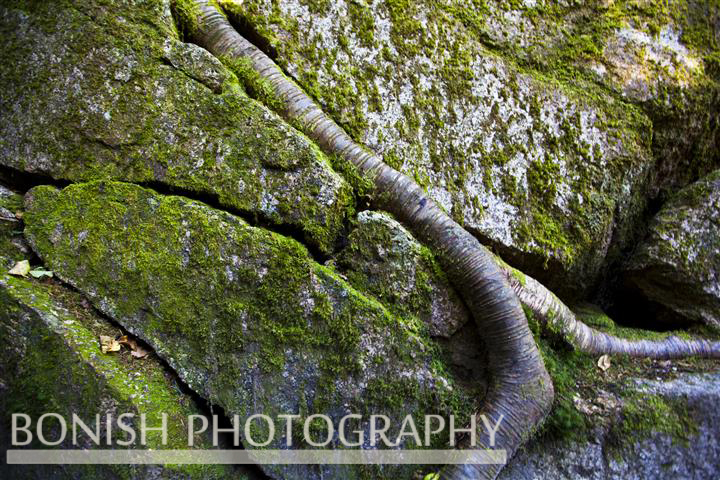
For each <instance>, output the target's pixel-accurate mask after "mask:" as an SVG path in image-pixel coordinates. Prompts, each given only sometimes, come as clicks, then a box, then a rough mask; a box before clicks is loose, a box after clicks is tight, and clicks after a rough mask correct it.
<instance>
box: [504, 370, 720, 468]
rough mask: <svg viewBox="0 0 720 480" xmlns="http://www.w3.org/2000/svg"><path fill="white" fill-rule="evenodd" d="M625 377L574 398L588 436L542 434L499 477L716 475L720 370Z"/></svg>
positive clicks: (718, 464) (719, 441)
mask: <svg viewBox="0 0 720 480" xmlns="http://www.w3.org/2000/svg"><path fill="white" fill-rule="evenodd" d="M613 368H614V367H613ZM675 369H677V367H675ZM628 380H629V381H628V384H627V385H626V386H625V389H624V390H622V391H621V392H617V391H601V392H600V393H599V394H598V395H597V396H595V397H591V398H581V397H580V396H576V397H575V398H574V401H575V405H577V407H578V408H579V409H580V410H582V411H583V414H584V415H586V416H587V420H588V422H589V423H590V424H591V425H593V428H592V430H591V431H590V432H589V433H588V435H587V436H585V437H582V438H579V439H578V438H574V439H573V438H564V439H557V438H556V439H544V440H543V441H542V442H537V443H536V444H534V445H529V446H527V447H526V448H525V449H524V450H522V451H520V452H519V453H518V455H517V456H516V457H515V458H514V459H513V460H512V461H511V462H510V464H509V465H508V467H506V469H505V470H503V472H502V473H501V475H500V477H499V478H500V479H502V480H536V479H537V480H539V479H542V480H600V479H602V480H609V479H612V480H644V479H648V478H653V479H668V480H670V479H675V478H697V479H700V478H715V477H716V476H717V472H718V469H720V460H719V459H720V456H719V455H720V438H719V436H718V432H720V417H718V414H717V402H718V398H719V396H720V376H718V374H717V373H712V374H682V375H676V376H675V378H668V379H663V380H661V379H659V378H658V379H646V378H634V379H631V380H630V379H628Z"/></svg>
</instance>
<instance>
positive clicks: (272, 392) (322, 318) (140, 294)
mask: <svg viewBox="0 0 720 480" xmlns="http://www.w3.org/2000/svg"><path fill="white" fill-rule="evenodd" d="M26 207H27V211H26V214H25V222H26V229H25V234H26V236H27V237H28V240H29V242H30V243H31V245H32V246H33V248H34V249H35V251H36V252H37V253H38V254H39V255H40V257H41V258H42V259H43V260H44V261H45V262H46V265H47V266H48V268H51V269H52V270H53V271H54V272H55V274H56V275H57V276H58V277H59V278H61V279H63V280H65V281H67V282H69V283H71V284H72V285H73V286H75V287H76V288H77V289H79V290H80V291H82V292H85V293H86V294H87V295H88V296H89V298H90V299H91V301H92V302H93V304H94V305H96V306H97V307H98V308H99V309H100V310H102V311H103V312H104V313H106V314H107V315H109V316H111V317H112V318H114V319H116V320H117V321H118V322H120V323H122V324H123V325H124V326H125V327H126V328H127V329H128V330H130V331H131V332H133V333H135V334H137V335H138V336H140V337H141V338H143V339H144V340H146V341H147V342H148V343H149V344H151V345H152V346H153V347H154V348H155V349H156V351H157V353H158V354H159V355H160V356H161V357H162V358H164V359H165V360H167V362H168V363H169V364H170V365H171V366H172V367H173V368H174V369H175V370H176V371H177V372H178V374H179V375H180V376H181V378H182V379H183V380H184V381H185V382H187V383H188V385H189V386H190V387H191V388H192V389H193V390H195V391H196V392H198V393H199V394H200V395H201V396H203V397H204V398H207V399H208V400H210V401H211V402H213V403H215V404H217V405H220V406H222V407H223V408H224V409H225V411H226V412H227V413H228V414H231V415H232V414H238V415H240V417H241V418H242V419H246V418H248V417H249V416H250V415H252V414H255V413H262V414H265V415H269V416H270V417H271V418H276V417H277V415H279V414H299V415H301V416H302V419H303V420H304V418H307V416H308V415H310V414H314V413H323V414H326V415H329V416H330V417H331V418H333V419H334V420H335V424H336V425H337V421H338V420H339V418H340V417H342V416H343V415H345V414H347V413H349V412H353V413H358V414H361V415H366V417H365V419H364V420H363V422H362V423H361V425H360V428H362V429H364V431H365V437H366V439H367V435H368V431H367V429H368V422H367V419H368V418H369V415H370V414H380V413H382V414H385V415H388V416H390V417H391V418H392V419H394V420H397V419H398V418H400V419H401V418H402V417H404V415H406V414H407V412H418V411H420V412H427V413H429V412H441V413H445V414H448V413H449V412H452V413H454V414H455V415H457V416H458V418H466V419H467V415H468V414H469V413H470V412H472V409H473V408H474V406H475V405H476V404H475V401H474V400H473V398H474V397H473V395H475V394H477V392H470V391H468V390H466V389H462V388H458V387H457V386H455V385H454V381H453V378H452V376H451V375H450V374H448V373H446V370H445V366H444V363H443V362H442V361H441V360H440V356H439V355H438V353H437V352H438V347H437V345H436V343H435V342H434V341H433V340H432V339H431V338H430V336H429V333H428V330H429V329H428V327H427V325H426V324H425V323H424V322H422V321H420V320H418V319H417V318H415V317H411V316H399V315H392V314H391V313H390V312H389V311H388V310H387V309H385V308H384V307H383V306H382V305H381V304H380V303H378V302H377V301H376V300H373V299H371V298H369V297H366V296H364V295H362V294H361V293H359V292H358V291H357V290H355V289H353V288H352V287H351V286H350V285H348V284H347V283H346V282H345V281H344V280H343V279H342V278H341V277H340V276H338V275H337V274H336V273H334V271H333V270H331V269H329V268H327V267H323V266H321V265H319V264H317V263H314V262H313V261H312V259H311V258H310V256H309V255H308V252H307V251H306V249H305V248H304V247H303V246H302V245H300V244H299V243H297V242H296V241H294V240H292V239H288V238H286V237H283V236H280V235H278V234H275V233H271V232H268V231H267V230H263V229H259V228H256V227H251V226H249V225H248V224H246V223H245V222H244V221H242V220H241V219H239V218H238V217H235V216H233V215H231V214H228V213H226V212H223V211H219V210H215V209H213V208H210V207H208V206H206V205H204V204H202V203H198V202H195V201H190V200H187V199H185V198H182V197H176V196H162V195H158V194H157V193H155V192H153V191H152V190H148V189H145V188H141V187H139V186H136V185H131V184H123V183H112V182H110V183H107V182H99V183H89V184H77V185H71V186H69V187H67V188H65V189H64V190H62V191H58V190H56V189H54V188H52V187H45V186H43V187H36V188H34V189H32V190H31V191H30V192H29V193H28V195H27V196H26ZM303 420H301V422H302V421H303ZM421 420H422V419H420V420H418V421H421ZM394 424H395V423H394ZM396 425H397V426H398V427H399V425H400V422H398V423H397V424H396ZM299 428H302V424H298V425H296V426H295V429H296V431H297V429H299ZM258 431H259V432H261V433H258V438H265V437H262V430H260V429H259V430H258ZM265 433H266V432H265ZM284 435H285V432H284V429H283V431H282V432H277V435H276V438H275V440H274V441H273V443H272V444H271V445H273V446H278V445H280V444H283V443H284V442H285V439H284ZM391 435H392V433H391ZM444 440H445V442H447V439H444ZM438 441H439V442H441V443H440V444H442V441H443V440H442V439H441V440H438ZM298 442H299V440H294V443H293V446H295V447H298V446H299V447H300V448H302V447H307V445H304V444H298ZM409 443H410V445H408V446H409V447H410V448H411V447H412V442H409ZM336 444H337V438H335V439H334V440H333V445H336ZM264 468H265V469H266V471H267V472H270V473H272V474H273V475H276V476H283V475H287V476H290V477H302V478H313V479H314V478H321V475H322V478H388V477H390V476H395V475H398V474H399V472H398V469H399V470H405V471H407V468H408V467H397V468H396V467H392V466H385V467H377V468H375V467H367V466H331V465H330V466H328V465H324V466H285V467H283V466H269V465H268V466H265V467H264Z"/></svg>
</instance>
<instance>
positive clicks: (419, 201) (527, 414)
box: [175, 0, 720, 480]
mask: <svg viewBox="0 0 720 480" xmlns="http://www.w3.org/2000/svg"><path fill="white" fill-rule="evenodd" d="M176 3H177V5H175V7H176V10H178V11H180V13H181V14H182V16H183V17H184V18H185V20H186V21H190V22H192V25H189V26H188V25H186V26H185V31H186V32H189V33H190V35H191V37H192V40H193V41H194V42H196V43H198V44H199V45H201V46H203V47H205V48H206V49H207V50H209V51H210V52H212V53H213V54H214V55H216V56H217V57H221V58H222V57H230V58H234V59H247V60H249V62H250V63H251V65H252V68H253V69H254V70H255V71H256V72H257V73H259V74H260V76H261V77H262V78H264V79H266V80H267V81H268V82H269V84H270V85H271V86H272V90H273V92H274V95H275V96H276V97H277V98H278V99H280V102H279V103H280V104H281V106H280V107H278V106H277V105H274V107H275V108H276V109H278V110H281V111H278V113H280V114H282V115H283V116H284V117H285V119H286V120H288V121H289V122H291V123H292V124H293V125H296V126H298V127H299V128H300V129H301V130H302V131H303V132H304V133H305V134H306V135H308V136H309V137H310V138H311V139H313V140H314V141H315V142H317V143H318V145H320V146H321V147H322V148H323V149H324V150H325V151H326V152H328V153H332V154H336V155H338V156H339V157H341V158H343V159H344V160H346V161H348V162H350V163H351V164H352V165H354V166H355V167H356V168H357V169H358V170H359V172H360V173H361V174H362V175H363V176H364V177H366V178H369V179H371V180H372V182H373V184H374V187H375V189H374V203H375V206H376V207H378V208H382V209H385V210H387V211H389V212H391V213H393V214H394V215H395V216H396V217H397V218H398V220H400V221H401V222H402V223H404V224H405V225H406V226H407V227H408V228H409V229H410V230H411V231H412V232H413V234H414V235H415V236H416V237H417V238H418V239H419V240H420V241H422V242H423V243H425V244H426V245H428V246H430V247H432V248H433V249H434V251H435V253H436V254H437V256H438V259H439V260H440V261H441V263H442V264H443V266H444V267H445V269H446V271H447V273H448V276H449V278H450V280H451V281H452V283H453V284H454V286H455V287H456V288H457V290H458V292H459V293H460V295H461V296H462V297H463V299H464V300H465V301H466V303H467V305H468V307H469V309H470V311H471V312H472V315H473V318H474V319H475V322H476V324H477V326H478V328H479V329H480V332H481V334H482V336H483V338H484V339H485V340H486V342H487V345H488V347H489V352H488V361H489V370H490V371H491V372H492V375H493V378H492V380H491V382H490V385H491V386H490V388H489V391H488V394H487V396H486V398H485V399H484V400H483V404H482V408H481V412H482V413H484V414H485V415H487V416H489V417H491V418H492V419H493V421H494V420H497V419H498V418H499V417H500V416H501V415H502V416H503V418H504V420H503V421H502V423H501V425H500V427H499V430H498V431H497V433H496V436H495V440H496V443H495V447H496V448H501V449H505V450H506V451H507V455H508V458H510V457H511V456H512V455H513V453H514V452H515V450H516V449H517V448H518V447H519V446H520V445H521V444H522V443H523V442H524V441H525V440H526V439H527V437H528V436H529V435H530V434H531V432H532V431H533V430H534V428H535V427H536V426H537V425H538V424H539V423H540V422H541V421H542V420H543V418H545V416H546V415H547V413H548V412H549V410H550V407H551V404H552V400H553V387H552V382H551V379H550V377H549V375H548V373H547V371H546V369H545V366H544V364H543V361H542V358H541V356H540V353H539V351H538V348H537V345H536V344H535V341H534V339H533V336H532V333H531V332H530V329H529V327H528V324H527V320H526V318H525V314H524V312H523V310H522V307H521V304H520V302H522V303H523V304H524V305H525V306H526V307H527V308H529V309H530V310H531V311H532V312H533V313H534V314H535V316H536V317H537V318H538V319H539V320H540V321H541V322H543V324H544V325H545V326H546V327H547V328H549V329H550V330H552V331H554V332H557V333H559V334H561V335H562V336H563V337H564V338H565V339H566V340H567V341H568V342H569V343H571V344H572V345H573V346H574V347H575V348H577V349H579V350H581V351H584V352H587V353H591V354H605V353H608V354H625V355H631V356H639V357H650V358H678V357H685V356H705V357H720V343H718V342H710V341H706V340H682V339H679V338H677V337H669V338H667V339H666V340H663V341H648V340H625V339H621V338H618V337H615V336H613V335H608V334H605V333H603V332H599V331H597V330H594V329H592V328H590V327H588V326H587V325H585V324H584V323H582V322H581V321H579V320H577V318H576V317H575V314H574V313H573V312H572V311H571V310H570V309H569V308H568V307H567V306H565V305H564V304H563V303H562V302H561V301H560V300H559V299H558V298H557V297H556V296H555V295H554V294H552V292H550V291H549V290H547V289H546V288H545V287H544V286H543V285H542V284H540V283H539V282H537V281H536V280H534V279H533V278H531V277H527V276H524V275H522V274H519V273H518V272H516V271H515V270H513V269H512V268H511V267H509V266H507V265H505V264H504V263H503V262H502V261H497V262H496V259H495V258H494V256H493V255H492V254H491V253H490V252H489V251H488V250H487V249H485V247H483V246H482V245H481V244H480V243H479V241H478V240H477V239H476V238H475V237H474V236H473V235H471V234H470V233H469V232H467V231H466V230H465V229H463V228H462V227H461V226H459V225H458V224H457V223H456V222H454V221H453V220H452V219H451V218H450V217H449V216H448V215H447V214H446V213H445V212H444V211H443V210H441V209H440V208H439V207H438V206H437V205H436V204H435V203H434V202H433V200H432V199H430V198H429V197H428V196H427V195H426V194H425V192H424V191H423V190H422V188H420V187H419V186H418V185H417V184H416V183H415V182H414V181H413V180H412V179H410V178H409V177H407V176H405V175H404V174H402V173H400V172H398V171H397V170H394V169H393V168H391V167H389V166H388V165H386V164H385V163H384V162H383V161H382V160H381V159H380V158H378V157H377V156H376V155H374V154H372V153H370V152H368V151H367V150H365V149H364V148H363V147H361V146H360V145H358V144H357V143H356V142H355V141H353V140H352V139H351V138H350V137H349V136H348V135H347V133H346V132H345V131H343V130H342V129H341V128H340V127H339V126H338V125H336V124H335V123H334V122H333V121H332V120H331V119H330V118H329V117H328V116H327V115H325V113H324V112H323V111H322V110H321V109H320V107H319V106H317V105H316V104H315V102H314V101H313V100H312V99H311V98H310V97H309V96H308V95H307V94H305V92H303V90H302V89H301V88H300V87H299V86H297V85H296V84H295V83H294V82H293V81H292V80H290V79H289V78H287V77H286V76H285V75H284V74H283V72H282V71H281V70H280V69H279V67H278V66H277V65H276V64H275V63H274V62H273V61H272V60H271V59H270V58H268V57H267V56H266V55H265V54H264V53H263V52H262V51H260V50H259V49H258V48H257V47H255V46H254V45H253V44H252V43H250V42H249V41H247V40H246V39H245V38H243V37H242V36H241V35H240V34H239V33H238V32H237V31H236V30H235V29H234V28H233V27H232V25H231V24H230V23H229V22H228V20H227V18H226V17H225V16H224V14H223V13H222V12H219V11H218V10H217V7H216V4H215V2H213V1H210V0H185V1H180V0H178V1H177V2H176ZM478 433H481V432H478ZM479 437H480V438H479V442H478V445H477V447H478V449H481V448H488V447H490V444H489V439H488V438H487V436H485V435H483V434H480V435H479ZM480 458H481V454H480V453H478V460H480ZM501 468H502V466H501V465H489V464H482V463H478V464H467V465H458V466H453V467H450V468H447V469H445V470H443V471H442V472H441V474H440V475H441V478H445V479H451V480H460V479H466V480H470V479H473V480H475V479H492V478H495V477H496V476H497V474H498V473H499V471H500V470H501Z"/></svg>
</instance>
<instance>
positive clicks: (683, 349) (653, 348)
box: [498, 261, 720, 359]
mask: <svg viewBox="0 0 720 480" xmlns="http://www.w3.org/2000/svg"><path fill="white" fill-rule="evenodd" d="M498 264H499V265H500V267H501V268H502V270H503V272H504V273H505V275H506V278H507V279H508V281H509V282H510V285H512V288H513V290H514V291H515V293H516V294H517V296H518V298H519V299H520V302H521V303H522V304H523V305H525V307H526V308H528V309H529V310H530V311H531V312H532V313H533V315H534V316H535V317H536V318H537V319H538V320H539V321H540V323H541V324H542V325H543V326H544V327H545V328H547V329H548V330H550V331H552V332H555V333H557V334H558V335H560V336H562V338H563V339H564V340H566V341H567V342H568V343H570V344H571V345H572V346H573V347H574V348H576V349H577V350H579V351H582V352H585V353H589V354H593V355H594V354H617V355H627V356H631V357H644V358H657V359H671V358H684V357H706V358H720V342H715V341H711V340H705V339H702V338H698V339H693V340H688V339H682V338H678V337H676V336H668V337H667V338H665V339H663V340H628V339H624V338H620V337H617V336H615V335H610V334H607V333H604V332H600V331H598V330H595V329H594V328H592V327H589V326H588V325H586V324H585V323H583V322H582V321H580V320H578V319H577V317H576V316H575V314H574V313H573V311H572V310H570V308H568V307H567V305H565V304H564V303H563V302H562V301H561V300H560V299H559V298H558V297H557V296H555V294H553V293H552V292H551V291H550V290H548V289H547V288H545V286H544V285H543V284H541V283H540V282H538V281H537V280H535V279H534V278H532V277H529V276H527V275H524V274H523V273H520V272H518V271H517V270H515V269H514V268H512V267H511V266H509V265H507V264H505V263H504V262H502V261H498Z"/></svg>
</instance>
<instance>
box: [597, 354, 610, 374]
mask: <svg viewBox="0 0 720 480" xmlns="http://www.w3.org/2000/svg"><path fill="white" fill-rule="evenodd" d="M597 366H598V367H599V368H600V370H602V371H603V372H604V371H605V370H607V369H608V368H610V356H609V355H603V356H602V357H600V358H598V361H597Z"/></svg>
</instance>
